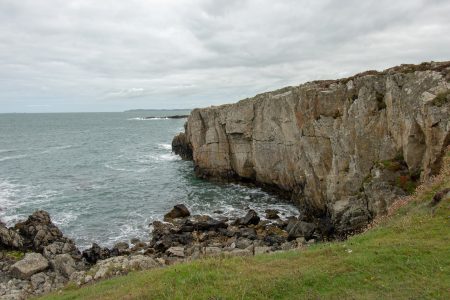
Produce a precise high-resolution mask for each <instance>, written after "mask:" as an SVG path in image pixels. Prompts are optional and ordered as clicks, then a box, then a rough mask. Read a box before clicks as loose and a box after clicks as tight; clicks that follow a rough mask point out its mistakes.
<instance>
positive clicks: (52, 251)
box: [42, 239, 81, 261]
mask: <svg viewBox="0 0 450 300" xmlns="http://www.w3.org/2000/svg"><path fill="white" fill-rule="evenodd" d="M42 254H43V255H44V256H45V257H46V258H47V259H48V260H52V259H54V258H55V256H56V255H59V254H69V255H70V256H71V257H72V258H73V259H75V260H77V261H79V260H81V252H80V250H78V248H77V247H76V246H75V243H74V242H73V241H72V240H70V239H61V240H60V241H57V242H53V243H51V244H50V245H47V246H45V247H44V249H43V251H42Z"/></svg>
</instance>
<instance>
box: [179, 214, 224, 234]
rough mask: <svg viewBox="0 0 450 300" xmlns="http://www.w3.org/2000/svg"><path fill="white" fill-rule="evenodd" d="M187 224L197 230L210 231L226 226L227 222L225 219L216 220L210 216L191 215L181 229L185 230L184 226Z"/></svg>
mask: <svg viewBox="0 0 450 300" xmlns="http://www.w3.org/2000/svg"><path fill="white" fill-rule="evenodd" d="M188 226H189V227H191V228H192V229H193V230H197V231H210V230H218V229H219V228H227V223H226V221H225V220H216V219H213V218H211V217H210V216H193V217H192V218H191V219H189V220H187V221H186V223H185V224H184V225H183V226H182V228H181V230H182V231H187V230H186V227H188Z"/></svg>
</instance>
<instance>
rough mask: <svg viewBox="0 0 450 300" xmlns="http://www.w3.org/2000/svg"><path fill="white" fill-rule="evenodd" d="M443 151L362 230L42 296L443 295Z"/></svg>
mask: <svg viewBox="0 0 450 300" xmlns="http://www.w3.org/2000/svg"><path fill="white" fill-rule="evenodd" d="M443 187H450V156H449V155H447V157H446V161H445V170H444V171H443V174H442V175H441V176H439V177H438V178H437V179H436V180H434V182H433V183H429V184H427V185H424V186H422V187H421V188H419V189H418V191H417V194H416V196H415V197H413V200H412V201H411V202H409V203H408V204H407V205H406V206H404V207H403V208H401V209H399V210H398V211H396V212H395V214H394V215H393V216H392V217H391V218H388V219H387V220H383V221H381V222H380V224H379V225H378V226H376V227H375V228H373V229H371V230H369V231H367V232H366V233H364V234H361V235H358V236H354V237H352V238H350V239H348V240H347V241H345V242H333V243H323V244H318V245H315V246H313V247H310V248H308V249H307V250H305V251H290V252H284V253H276V254H268V255H261V256H256V257H249V258H210V259H205V260H199V261H195V262H192V263H186V264H180V265H176V266H171V267H168V268H165V269H158V270H150V271H144V272H135V273H131V274H129V275H127V276H123V277H118V278H113V279H110V280H106V281H102V282H99V283H97V284H94V285H89V286H86V287H83V288H74V287H72V288H67V289H66V290H64V291H63V292H59V293H54V294H52V295H48V296H47V297H45V299H305V298H306V299H309V298H313V299H318V298H319V299H329V298H331V299H338V298H339V299H342V298H350V299H361V298H364V299H390V298H391V299H450V226H449V225H450V219H449V218H450V200H449V199H446V200H445V201H443V202H442V203H440V205H439V206H438V207H437V208H436V209H435V210H434V211H432V209H430V208H429V207H428V206H427V204H428V203H429V201H430V200H431V198H432V196H433V195H434V193H435V191H437V190H439V189H440V188H443Z"/></svg>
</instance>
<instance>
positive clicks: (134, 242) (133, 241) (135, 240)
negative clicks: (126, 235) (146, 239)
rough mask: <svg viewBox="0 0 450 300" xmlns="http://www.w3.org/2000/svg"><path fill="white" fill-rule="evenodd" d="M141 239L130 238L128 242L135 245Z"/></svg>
mask: <svg viewBox="0 0 450 300" xmlns="http://www.w3.org/2000/svg"><path fill="white" fill-rule="evenodd" d="M140 241H141V240H140V239H138V238H132V239H131V240H130V242H131V243H132V244H133V245H136V244H137V243H139V242H140Z"/></svg>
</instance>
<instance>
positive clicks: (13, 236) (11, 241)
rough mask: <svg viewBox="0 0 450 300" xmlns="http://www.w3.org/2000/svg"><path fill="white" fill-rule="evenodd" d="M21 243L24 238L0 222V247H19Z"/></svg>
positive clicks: (21, 246) (21, 245)
mask: <svg viewBox="0 0 450 300" xmlns="http://www.w3.org/2000/svg"><path fill="white" fill-rule="evenodd" d="M23 244H24V239H23V237H22V236H21V235H20V234H19V233H18V232H16V231H15V230H14V229H11V228H7V227H6V226H5V225H4V224H0V249H21V248H23Z"/></svg>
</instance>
